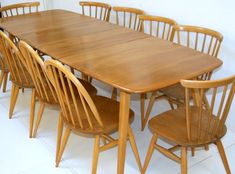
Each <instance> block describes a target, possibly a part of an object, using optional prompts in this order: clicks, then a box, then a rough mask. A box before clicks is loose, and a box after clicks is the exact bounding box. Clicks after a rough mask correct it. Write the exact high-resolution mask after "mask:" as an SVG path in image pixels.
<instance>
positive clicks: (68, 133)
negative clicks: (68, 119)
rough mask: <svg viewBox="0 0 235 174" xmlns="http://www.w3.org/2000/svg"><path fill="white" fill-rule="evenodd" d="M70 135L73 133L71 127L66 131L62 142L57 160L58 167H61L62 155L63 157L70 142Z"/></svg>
mask: <svg viewBox="0 0 235 174" xmlns="http://www.w3.org/2000/svg"><path fill="white" fill-rule="evenodd" d="M70 133H71V129H70V128H69V127H67V128H66V130H65V133H64V136H63V139H62V142H61V146H60V149H59V154H58V158H57V159H56V167H58V166H59V163H60V160H61V157H62V155H63V153H64V149H65V146H66V144H67V142H68V139H69V135H70Z"/></svg>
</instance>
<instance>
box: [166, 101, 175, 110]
mask: <svg viewBox="0 0 235 174" xmlns="http://www.w3.org/2000/svg"><path fill="white" fill-rule="evenodd" d="M167 101H168V103H169V105H170V107H171V110H174V109H175V107H174V105H173V103H172V102H171V101H170V100H167Z"/></svg>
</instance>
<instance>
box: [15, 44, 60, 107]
mask: <svg viewBox="0 0 235 174" xmlns="http://www.w3.org/2000/svg"><path fill="white" fill-rule="evenodd" d="M19 50H20V52H21V53H22V56H21V58H23V60H22V62H26V64H25V65H26V68H27V70H28V72H29V73H30V75H31V77H32V80H33V83H34V86H35V89H36V92H37V97H38V98H39V99H40V100H42V101H45V102H47V103H52V104H53V103H57V96H56V93H55V90H54V87H53V86H52V84H51V83H50V81H49V79H48V77H47V75H46V71H45V67H44V62H43V60H42V58H41V57H40V56H39V55H38V54H37V52H36V51H35V50H34V49H33V48H32V47H31V46H29V45H28V44H27V43H26V42H23V41H20V42H19Z"/></svg>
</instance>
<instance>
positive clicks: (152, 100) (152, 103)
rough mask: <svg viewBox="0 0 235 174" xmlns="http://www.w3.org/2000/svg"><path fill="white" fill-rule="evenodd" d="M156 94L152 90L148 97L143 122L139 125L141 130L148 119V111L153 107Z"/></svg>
mask: <svg viewBox="0 0 235 174" xmlns="http://www.w3.org/2000/svg"><path fill="white" fill-rule="evenodd" d="M156 94H157V92H156V91H155V92H153V93H152V95H151V97H150V101H149V104H148V108H147V110H146V114H145V116H143V117H144V118H143V122H142V127H141V130H142V131H143V130H144V128H145V126H146V124H147V122H148V119H149V116H150V113H151V111H152V108H153V105H154V102H155V99H156Z"/></svg>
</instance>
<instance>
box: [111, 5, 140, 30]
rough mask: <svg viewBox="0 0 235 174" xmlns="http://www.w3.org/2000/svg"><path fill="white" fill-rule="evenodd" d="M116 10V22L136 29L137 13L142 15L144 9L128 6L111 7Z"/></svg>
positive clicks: (137, 23) (137, 22)
mask: <svg viewBox="0 0 235 174" xmlns="http://www.w3.org/2000/svg"><path fill="white" fill-rule="evenodd" d="M113 10H114V11H115V12H116V24H117V25H120V26H123V27H126V28H130V29H133V30H138V25H139V18H138V17H139V15H143V14H144V11H143V10H140V9H136V8H128V7H113Z"/></svg>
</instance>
